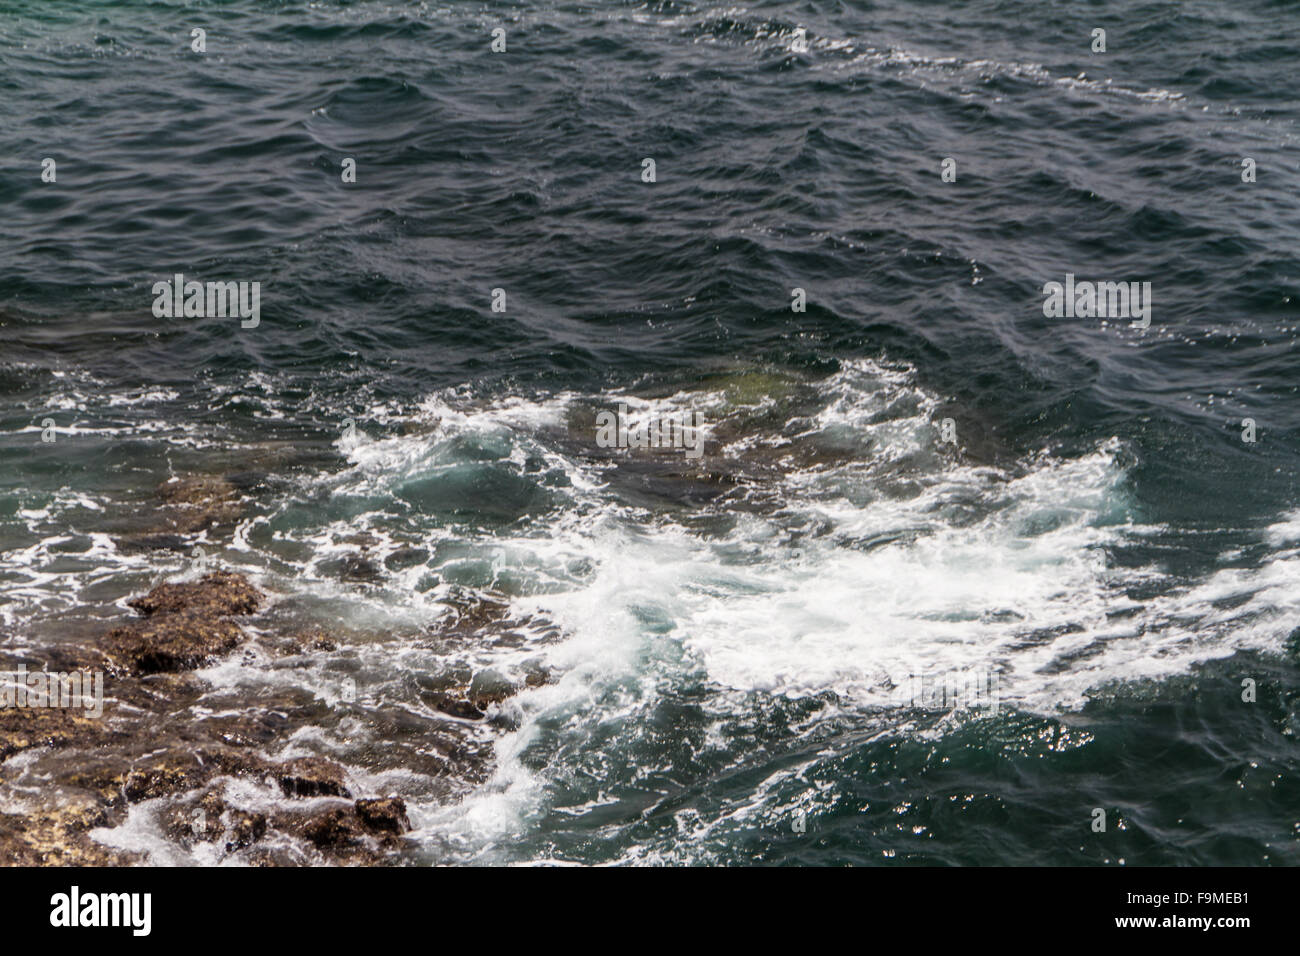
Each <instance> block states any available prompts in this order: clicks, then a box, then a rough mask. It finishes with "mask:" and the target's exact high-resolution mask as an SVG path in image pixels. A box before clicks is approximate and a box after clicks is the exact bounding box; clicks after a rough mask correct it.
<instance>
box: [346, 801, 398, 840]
mask: <svg viewBox="0 0 1300 956" xmlns="http://www.w3.org/2000/svg"><path fill="white" fill-rule="evenodd" d="M354 806H355V807H356V810H357V816H359V817H360V818H361V822H362V823H363V824H365V826H366V828H367V829H369V830H374V831H383V832H387V833H405V832H406V831H407V830H409V829H411V820H410V818H409V817H408V816H407V815H406V802H405V801H404V800H402V798H401V797H384V798H382V799H370V800H358V801H357V802H356V804H354Z"/></svg>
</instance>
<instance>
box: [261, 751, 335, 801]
mask: <svg viewBox="0 0 1300 956" xmlns="http://www.w3.org/2000/svg"><path fill="white" fill-rule="evenodd" d="M270 769H271V772H272V774H273V776H274V777H275V781H276V783H278V784H279V785H280V789H281V790H283V791H284V794H285V796H287V797H350V796H352V794H350V793H349V792H348V788H347V786H346V785H345V784H344V782H343V780H344V776H345V774H344V771H343V768H342V767H340V766H339V765H338V764H336V763H331V762H330V761H328V760H325V759H324V758H322V757H300V758H298V759H297V760H291V761H290V762H289V763H284V764H279V765H277V766H274V767H272V768H270Z"/></svg>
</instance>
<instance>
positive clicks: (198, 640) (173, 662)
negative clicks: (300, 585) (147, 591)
mask: <svg viewBox="0 0 1300 956" xmlns="http://www.w3.org/2000/svg"><path fill="white" fill-rule="evenodd" d="M243 637H244V632H243V630H242V629H241V628H240V627H239V625H238V624H236V623H235V622H233V621H230V620H226V619H224V618H216V617H212V616H210V615H205V614H200V613H195V612H192V611H179V612H176V613H173V614H162V615H159V616H157V617H153V618H148V619H146V620H143V621H132V622H130V623H129V624H124V625H122V626H121V627H115V628H113V630H111V631H109V632H108V633H107V634H106V635H104V638H103V644H104V649H105V651H106V652H107V653H108V654H109V656H110V657H111V658H113V660H114V661H116V662H117V664H118V665H119V666H120V667H121V668H122V669H123V670H126V671H128V672H130V673H135V674H154V673H158V672H162V671H180V670H193V669H194V668H196V667H202V666H203V665H204V664H207V663H209V662H211V661H212V660H214V659H215V658H216V657H218V656H219V655H221V654H225V653H227V652H229V651H231V650H233V649H234V648H235V647H236V646H237V645H238V644H239V642H240V641H241V640H243Z"/></svg>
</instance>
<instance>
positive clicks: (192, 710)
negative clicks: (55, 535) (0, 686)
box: [0, 478, 540, 866]
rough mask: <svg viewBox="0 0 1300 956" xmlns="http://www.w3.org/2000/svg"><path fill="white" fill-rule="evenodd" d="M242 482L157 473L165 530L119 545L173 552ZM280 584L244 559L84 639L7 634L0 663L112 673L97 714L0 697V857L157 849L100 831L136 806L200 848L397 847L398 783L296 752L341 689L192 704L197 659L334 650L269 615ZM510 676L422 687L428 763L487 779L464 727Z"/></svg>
mask: <svg viewBox="0 0 1300 956" xmlns="http://www.w3.org/2000/svg"><path fill="white" fill-rule="evenodd" d="M235 496H236V488H235V486H234V485H233V484H232V483H231V482H229V481H227V480H225V479H218V478H203V479H190V480H178V481H171V482H168V483H166V484H164V486H163V487H162V488H160V489H159V497H160V498H161V504H160V507H159V509H158V510H159V512H160V513H161V515H162V516H163V524H162V525H161V527H160V529H158V530H150V531H148V532H147V533H135V534H132V535H130V536H126V537H125V538H124V539H123V542H122V543H123V544H124V545H125V546H127V547H130V548H139V549H142V550H159V549H162V550H181V546H180V545H178V544H177V543H176V542H177V541H184V540H186V539H185V538H184V536H186V535H189V534H193V533H194V532H196V531H198V530H200V529H207V528H218V527H220V526H222V525H223V524H226V523H228V522H230V521H231V520H232V518H233V517H235V516H237V513H238V509H237V503H236V502H235ZM185 548H186V549H188V545H185ZM270 597H271V596H270V595H268V594H267V593H265V592H263V591H262V590H260V589H259V588H258V587H256V586H255V585H254V584H253V583H252V582H251V581H250V580H249V579H248V578H247V577H245V576H244V575H243V574H239V573H234V572H231V571H213V572H210V573H206V574H203V575H202V576H201V577H197V578H193V579H189V580H172V581H168V582H164V583H161V584H158V585H157V586H155V587H153V588H152V589H151V590H149V591H148V592H147V593H144V594H139V595H137V596H136V597H134V598H131V599H130V600H128V601H127V602H126V604H127V605H128V607H129V608H130V609H131V611H132V612H133V614H132V616H130V617H122V616H121V614H120V612H119V614H118V618H119V619H118V620H116V621H113V622H112V623H111V624H110V625H109V626H107V627H102V628H99V629H98V630H96V631H95V632H94V633H90V634H88V635H87V636H86V638H85V639H84V640H78V641H55V642H50V643H48V644H47V643H44V642H40V643H37V644H36V645H35V646H30V647H24V648H22V649H21V650H18V649H16V648H14V647H7V648H0V670H4V671H7V672H10V673H13V672H15V671H16V670H17V669H19V668H23V669H25V671H26V673H28V674H33V673H45V674H47V675H48V674H54V673H69V672H85V673H89V672H98V673H100V674H102V675H103V679H104V683H103V711H102V714H99V715H92V714H90V713H89V712H87V711H86V710H84V709H80V708H76V707H66V706H61V707H54V706H26V707H24V706H4V707H0V786H2V787H3V793H4V801H3V806H4V810H3V811H0V863H4V864H8V865H90V866H119V865H134V864H141V863H146V862H151V861H150V859H149V854H147V853H143V852H138V851H134V850H125V849H119V848H115V847H113V846H111V845H108V843H107V842H105V841H101V840H97V839H95V838H94V837H93V836H92V831H94V830H96V829H98V828H113V827H118V826H120V825H121V824H123V823H124V822H125V821H126V820H127V819H128V817H129V816H130V814H131V813H132V812H133V810H139V809H141V807H142V805H146V809H147V812H148V814H149V815H150V819H151V821H153V825H154V830H155V832H157V833H160V834H161V835H162V837H163V838H164V839H165V840H166V841H167V842H168V843H170V844H171V845H172V846H174V848H175V849H176V850H177V851H178V852H181V853H186V854H190V855H191V858H193V854H194V851H195V850H196V849H200V848H201V849H203V857H202V858H203V860H204V861H211V862H225V861H228V860H230V861H233V862H240V863H245V864H248V865H318V864H327V863H339V864H351V865H356V864H363V865H373V864H381V865H383V864H397V863H401V862H403V861H404V855H403V852H404V850H406V849H408V844H407V840H408V836H407V835H408V834H409V833H410V831H411V820H410V817H409V816H408V811H407V804H406V801H405V800H404V798H403V797H402V796H401V795H399V794H397V793H392V792H386V791H383V790H380V791H379V792H373V791H372V790H370V789H368V788H367V787H366V785H365V784H363V783H360V782H358V778H367V777H369V776H370V775H369V774H368V773H366V772H364V771H362V772H354V769H355V768H354V769H350V768H349V767H347V766H344V765H343V764H342V763H340V762H337V761H336V760H333V759H330V758H329V757H326V756H323V755H308V756H302V755H295V756H287V754H298V753H300V752H301V751H302V749H303V746H302V743H301V739H300V737H295V732H298V733H299V734H301V732H302V731H303V730H304V728H308V729H309V728H310V727H311V726H312V722H313V721H314V720H320V719H323V718H324V717H328V716H330V706H331V705H328V704H325V703H323V702H322V701H320V700H318V699H315V698H312V697H311V696H310V695H307V694H303V693H298V694H297V695H296V696H294V695H291V694H290V693H289V692H285V697H284V699H277V700H274V701H271V702H269V703H267V704H262V703H261V702H258V703H257V704H256V705H251V704H250V705H248V706H242V707H241V706H236V707H234V708H229V707H228V708H224V709H222V710H217V709H216V708H213V707H209V706H201V705H200V701H202V700H203V699H204V695H205V694H206V693H209V692H210V691H211V690H212V688H211V687H210V686H208V683H207V682H206V681H205V680H204V679H203V678H202V677H200V676H199V675H198V674H196V673H195V671H196V670H198V669H201V668H204V667H208V666H210V665H213V664H216V663H221V662H225V661H235V662H239V661H240V658H239V657H238V656H237V654H238V653H240V652H241V648H243V649H244V650H243V652H242V653H244V654H248V653H251V652H250V651H249V650H248V647H249V646H250V645H252V644H256V645H257V646H258V647H259V649H260V650H259V653H262V654H264V655H265V654H268V653H269V654H270V655H271V656H275V655H286V656H287V655H304V656H305V655H310V654H328V653H329V652H332V651H334V650H335V649H336V646H337V643H338V642H337V641H336V639H335V638H334V637H333V636H332V635H330V634H327V633H325V631H324V630H322V629H320V628H319V627H310V628H301V627H295V626H291V625H290V624H289V623H287V622H286V620H285V619H284V618H283V616H280V617H276V616H270V615H267V614H266V608H267V606H268V604H269V603H270V601H269V598H270ZM501 610H503V609H498V608H495V607H494V606H491V605H484V606H479V607H477V608H472V609H465V610H464V612H463V613H459V614H457V615H454V616H453V620H452V623H451V624H450V625H449V628H448V630H449V633H451V634H452V636H453V638H452V639H456V638H463V637H465V636H466V633H462V632H469V631H472V630H474V629H475V627H476V625H478V624H482V623H483V622H482V621H480V620H477V619H478V618H481V617H484V616H487V617H491V616H492V612H494V611H501ZM497 616H500V614H498V615H497ZM268 649H269V650H268ZM538 679H539V680H540V678H538ZM532 682H533V680H532V679H530V680H529V681H528V683H532ZM518 689H519V688H518V687H516V686H514V685H511V684H510V683H509V682H500V681H497V682H493V681H491V680H487V681H485V680H483V679H482V678H481V677H479V678H478V679H477V680H472V679H469V678H468V677H467V678H466V679H465V680H464V681H462V682H459V683H457V682H455V681H450V682H448V681H444V682H442V683H440V684H439V685H438V686H437V687H436V688H433V689H431V690H429V691H428V692H427V693H425V694H424V696H423V697H422V702H423V704H424V705H425V706H427V707H428V708H429V710H430V711H431V712H432V713H433V714H435V715H441V718H445V725H444V723H443V722H442V721H441V719H440V722H439V723H438V724H437V737H436V740H437V744H436V746H433V747H426V748H425V749H428V750H430V751H431V756H430V758H429V761H428V764H429V767H430V768H431V769H428V770H427V771H426V772H428V773H432V774H434V775H438V774H443V775H446V776H447V777H451V778H457V779H459V780H461V781H464V782H468V783H469V784H472V783H474V782H476V781H481V780H482V779H483V778H484V776H485V774H486V769H487V765H488V762H489V760H490V757H491V749H490V747H487V748H485V747H483V746H482V745H481V744H478V743H475V742H474V741H472V740H471V739H470V734H469V733H468V732H467V731H466V729H465V728H466V727H467V726H469V725H474V724H475V723H476V722H482V721H484V720H485V718H486V717H487V716H488V713H489V711H490V710H491V709H492V708H493V706H494V705H496V704H499V703H500V702H501V701H502V700H504V699H505V698H507V697H508V696H510V695H511V694H513V693H514V692H515V691H516V690H518ZM394 732H395V733H397V732H398V731H397V730H396V728H395V729H394ZM241 787H242V788H243V789H242V791H241V794H242V796H243V797H244V799H234V798H232V796H231V793H232V789H240V788H241ZM250 787H252V788H255V790H256V792H257V793H260V794H265V795H266V796H264V797H263V798H262V799H260V800H257V801H253V803H255V804H256V806H250V801H249V800H248V799H246V797H247V791H248V788H250ZM257 788H260V789H257ZM448 792H452V789H451V788H449V791H448ZM153 862H159V861H158V860H154V861H153Z"/></svg>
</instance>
